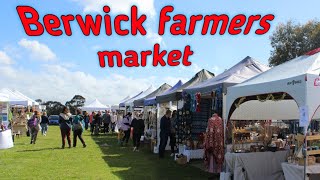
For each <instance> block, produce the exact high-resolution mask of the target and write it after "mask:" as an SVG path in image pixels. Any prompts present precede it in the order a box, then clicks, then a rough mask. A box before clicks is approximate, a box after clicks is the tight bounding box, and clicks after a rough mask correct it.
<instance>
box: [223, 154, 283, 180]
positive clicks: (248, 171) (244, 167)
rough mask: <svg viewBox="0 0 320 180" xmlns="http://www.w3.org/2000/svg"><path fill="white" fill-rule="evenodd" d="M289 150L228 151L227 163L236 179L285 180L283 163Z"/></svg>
mask: <svg viewBox="0 0 320 180" xmlns="http://www.w3.org/2000/svg"><path fill="white" fill-rule="evenodd" d="M288 154H289V152H288V151H277V152H252V153H226V155H225V159H226V164H227V167H228V168H229V170H230V171H231V173H232V174H233V177H234V178H233V179H234V180H247V179H249V180H255V179H259V180H274V179H277V180H283V179H284V176H283V172H282V168H281V163H283V162H285V161H286V159H287V156H288Z"/></svg>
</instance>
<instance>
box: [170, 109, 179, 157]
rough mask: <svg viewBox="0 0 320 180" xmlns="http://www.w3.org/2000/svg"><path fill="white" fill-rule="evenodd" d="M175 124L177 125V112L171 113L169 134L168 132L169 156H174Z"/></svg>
mask: <svg viewBox="0 0 320 180" xmlns="http://www.w3.org/2000/svg"><path fill="white" fill-rule="evenodd" d="M176 124H177V111H176V110H174V111H173V112H172V117H171V128H170V129H171V132H170V146H171V155H170V156H174V153H175V147H176V146H177V145H176Z"/></svg>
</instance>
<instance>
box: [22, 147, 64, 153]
mask: <svg viewBox="0 0 320 180" xmlns="http://www.w3.org/2000/svg"><path fill="white" fill-rule="evenodd" d="M55 149H61V148H60V147H55V148H41V149H27V150H21V151H17V152H38V151H48V150H55Z"/></svg>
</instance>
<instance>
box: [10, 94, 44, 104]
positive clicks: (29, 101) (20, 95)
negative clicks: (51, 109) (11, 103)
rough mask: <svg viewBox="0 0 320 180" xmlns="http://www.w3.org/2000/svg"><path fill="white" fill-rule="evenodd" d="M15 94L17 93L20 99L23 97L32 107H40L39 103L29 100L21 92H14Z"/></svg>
mask: <svg viewBox="0 0 320 180" xmlns="http://www.w3.org/2000/svg"><path fill="white" fill-rule="evenodd" d="M13 93H15V94H16V95H18V96H19V97H21V98H22V99H26V100H28V105H29V106H32V105H39V103H38V102H36V101H35V100H33V99H31V98H29V97H28V96H26V95H24V94H22V93H21V92H20V91H17V90H13Z"/></svg>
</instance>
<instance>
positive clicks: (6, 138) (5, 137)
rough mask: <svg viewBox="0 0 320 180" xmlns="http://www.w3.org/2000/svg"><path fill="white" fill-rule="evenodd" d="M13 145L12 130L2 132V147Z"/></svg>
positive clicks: (0, 138)
mask: <svg viewBox="0 0 320 180" xmlns="http://www.w3.org/2000/svg"><path fill="white" fill-rule="evenodd" d="M12 147H13V140H12V132H11V130H6V131H1V132H0V149H9V148H12Z"/></svg>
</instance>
